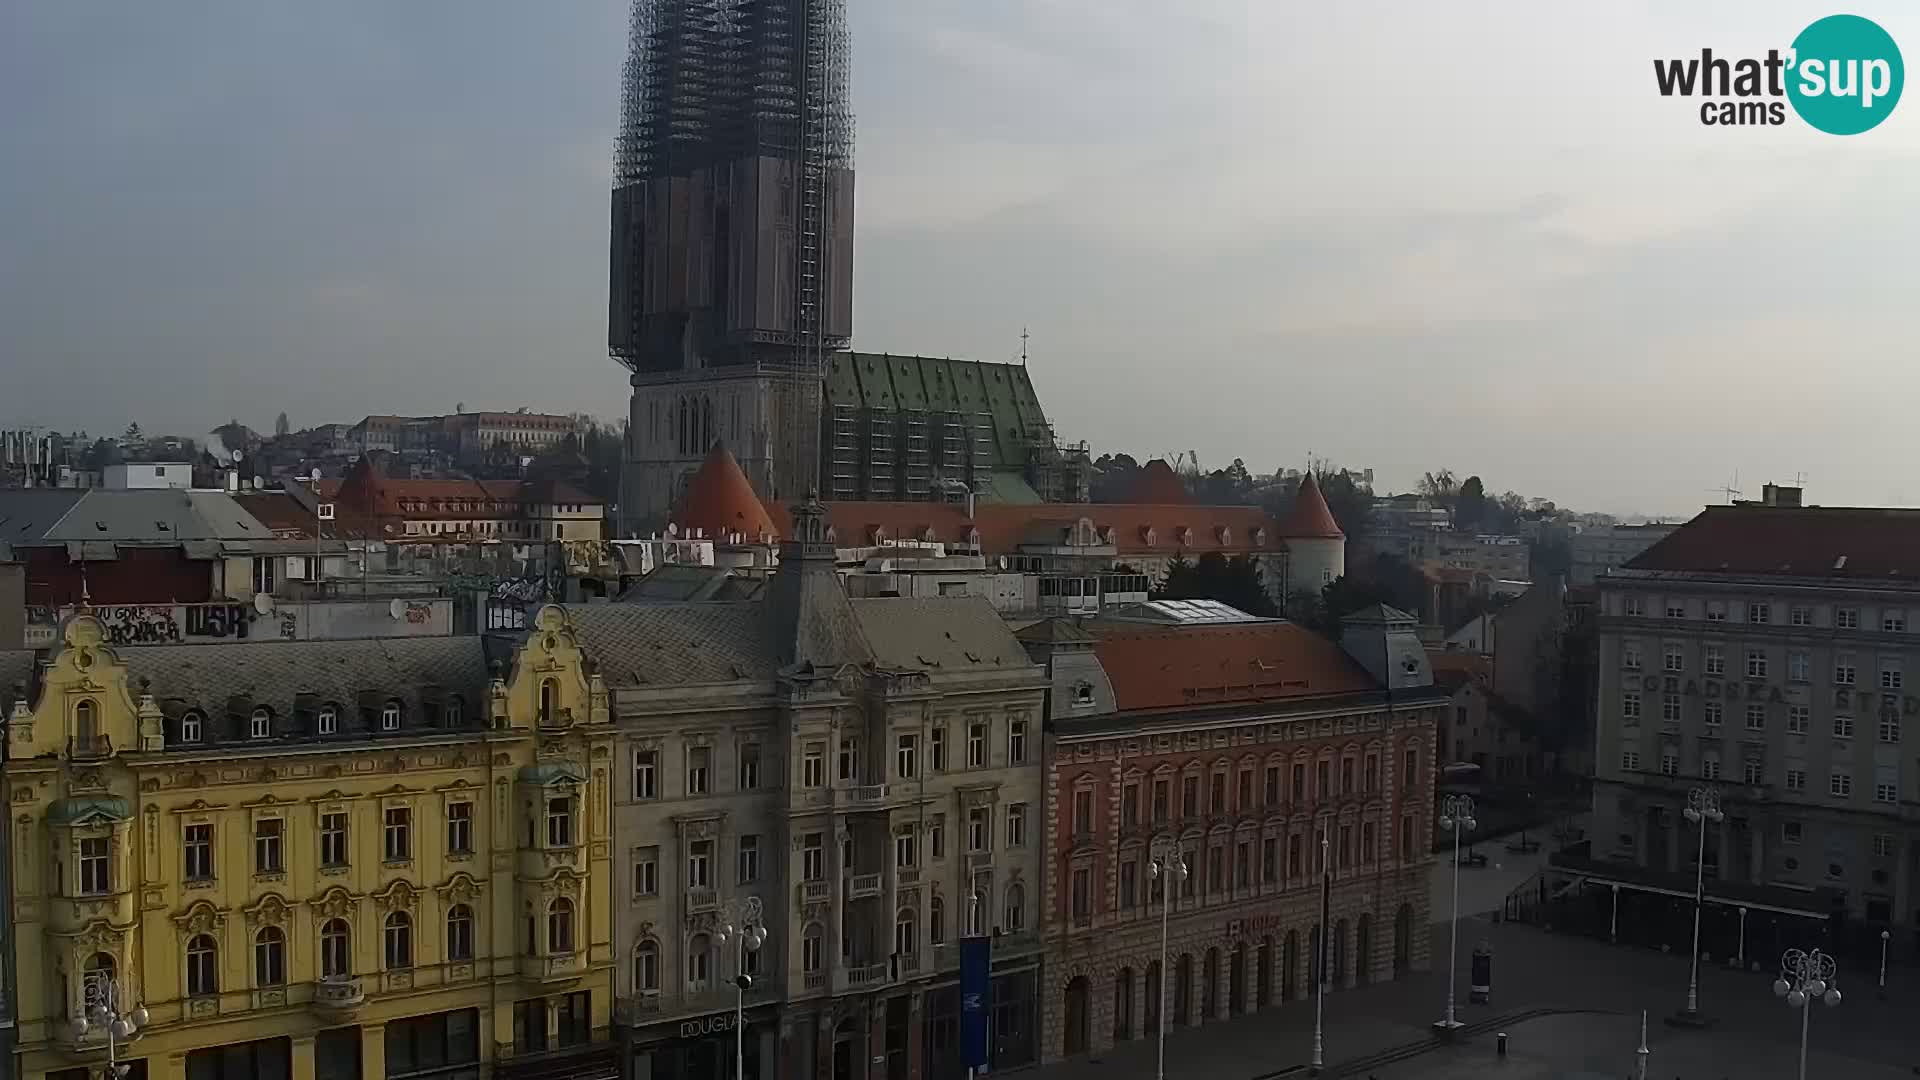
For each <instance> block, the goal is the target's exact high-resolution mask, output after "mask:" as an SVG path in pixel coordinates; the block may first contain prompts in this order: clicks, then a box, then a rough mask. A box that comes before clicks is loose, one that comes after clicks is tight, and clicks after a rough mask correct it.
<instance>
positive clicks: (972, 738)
mask: <svg viewBox="0 0 1920 1080" xmlns="http://www.w3.org/2000/svg"><path fill="white" fill-rule="evenodd" d="M986 764H987V725H985V724H969V725H967V768H969V769H979V768H984V767H985V766H986Z"/></svg>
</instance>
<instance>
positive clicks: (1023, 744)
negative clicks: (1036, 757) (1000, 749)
mask: <svg viewBox="0 0 1920 1080" xmlns="http://www.w3.org/2000/svg"><path fill="white" fill-rule="evenodd" d="M1026 763H1027V722H1026V721H1025V720H1012V721H1008V723H1007V764H1009V765H1025V764H1026Z"/></svg>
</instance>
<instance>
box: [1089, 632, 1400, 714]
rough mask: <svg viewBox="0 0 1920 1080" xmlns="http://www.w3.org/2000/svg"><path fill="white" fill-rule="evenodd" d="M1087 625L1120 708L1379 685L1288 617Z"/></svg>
mask: <svg viewBox="0 0 1920 1080" xmlns="http://www.w3.org/2000/svg"><path fill="white" fill-rule="evenodd" d="M1087 628H1088V629H1089V630H1091V631H1092V632H1093V633H1094V635H1095V636H1096V637H1097V638H1098V639H1099V642H1098V644H1096V645H1095V646H1094V653H1095V655H1096V656H1098V657H1099V658H1100V666H1101V667H1103V668H1105V669H1106V672H1107V678H1108V679H1109V680H1111V681H1112V683H1113V693H1114V701H1115V704H1116V706H1117V707H1118V708H1120V709H1121V710H1123V711H1133V710H1139V709H1168V708H1180V707H1183V706H1194V705H1213V704H1219V703H1221V702H1233V701H1276V700H1282V699H1286V698H1307V697H1323V696H1326V695H1329V694H1345V693H1354V692H1364V691H1369V690H1375V689H1378V687H1376V686H1375V685H1374V682H1373V680H1372V678H1370V677H1369V676H1368V675H1367V673H1366V672H1365V671H1364V670H1363V669H1362V668H1361V667H1360V666H1359V665H1358V664H1356V663H1354V662H1353V660H1352V658H1350V657H1349V656H1347V654H1346V652H1345V651H1344V650H1342V649H1341V648H1340V646H1339V645H1337V644H1335V643H1334V642H1332V641H1329V640H1327V639H1326V638H1324V637H1321V636H1320V635H1318V634H1315V633H1313V632H1312V631H1310V630H1308V629H1306V628H1305V627H1301V626H1297V625H1295V624H1293V623H1285V622H1273V623H1256V624H1250V625H1249V624H1242V625H1235V626H1192V627H1179V628H1172V629H1169V628H1165V627H1144V626H1140V625H1137V624H1119V623H1098V622H1096V623H1090V624H1088V627H1087Z"/></svg>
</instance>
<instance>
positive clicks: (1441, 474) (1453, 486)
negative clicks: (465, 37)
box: [1420, 469, 1460, 506]
mask: <svg viewBox="0 0 1920 1080" xmlns="http://www.w3.org/2000/svg"><path fill="white" fill-rule="evenodd" d="M1459 488H1460V484H1459V482H1458V481H1456V480H1455V479H1454V478H1453V470H1452V469H1440V470H1438V471H1437V472H1430V473H1427V474H1426V475H1425V476H1422V477H1421V478H1420V494H1422V495H1425V496H1426V497H1427V498H1429V499H1432V500H1433V501H1434V502H1437V503H1441V504H1443V505H1449V506H1450V505H1452V503H1453V497H1454V494H1455V493H1456V492H1457V491H1458V490H1459Z"/></svg>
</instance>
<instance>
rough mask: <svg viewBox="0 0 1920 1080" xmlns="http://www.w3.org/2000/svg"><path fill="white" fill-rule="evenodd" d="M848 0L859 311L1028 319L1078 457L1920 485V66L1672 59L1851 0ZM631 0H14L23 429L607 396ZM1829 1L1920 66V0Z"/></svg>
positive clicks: (12, 108)
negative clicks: (1752, 84) (1793, 115)
mask: <svg viewBox="0 0 1920 1080" xmlns="http://www.w3.org/2000/svg"><path fill="white" fill-rule="evenodd" d="M849 5H850V7H851V9H852V16H851V19H852V25H853V30H854V42H855V51H854V78H853V83H854V98H855V101H854V105H855V110H856V113H857V115H858V122H859V136H858V144H857V145H858V171H859V178H858V211H857V219H856V220H857V228H858V242H857V252H858V254H857V256H856V263H855V264H856V267H857V270H856V275H857V277H856V284H855V324H856V333H855V342H856V346H857V347H859V348H862V349H872V350H883V349H884V350H890V351H895V352H921V353H929V354H935V355H955V356H966V357H971V358H975V359H981V360H1006V359H1010V358H1013V357H1014V356H1015V355H1016V354H1017V353H1018V350H1019V347H1020V331H1021V328H1022V327H1023V326H1025V327H1028V328H1029V329H1030V330H1031V333H1032V341H1031V353H1032V360H1031V363H1032V367H1033V378H1034V381H1035V383H1036V384H1037V385H1038V387H1039V390H1040V393H1041V399H1042V402H1043V403H1044V405H1045V406H1046V408H1047V410H1048V413H1049V415H1050V416H1051V417H1052V418H1053V420H1054V422H1055V425H1056V427H1057V428H1058V429H1059V432H1060V434H1061V435H1062V436H1063V437H1064V438H1068V439H1074V440H1079V439H1085V440H1087V441H1088V442H1090V443H1091V444H1092V445H1093V447H1094V449H1095V451H1096V452H1099V451H1101V450H1126V451H1130V452H1133V453H1135V454H1137V455H1142V456H1144V455H1146V454H1151V453H1159V452H1164V451H1171V450H1187V449H1192V450H1197V451H1198V452H1199V456H1200V459H1201V462H1202V464H1203V465H1206V466H1208V467H1216V466H1218V465H1222V464H1225V463H1227V462H1228V461H1230V460H1232V459H1233V458H1235V457H1240V458H1244V459H1245V460H1246V462H1247V465H1248V466H1249V467H1250V468H1252V469H1254V470H1256V471H1260V472H1267V471H1271V470H1272V469H1274V468H1276V467H1278V466H1282V465H1296V466H1297V465H1300V464H1302V463H1304V462H1305V460H1306V459H1307V457H1308V455H1309V454H1312V455H1314V456H1317V457H1322V458H1329V459H1332V460H1333V461H1335V462H1339V463H1344V464H1350V465H1354V466H1371V467H1373V468H1374V469H1375V470H1376V471H1377V477H1378V479H1379V481H1380V484H1379V485H1378V486H1380V487H1382V488H1383V489H1388V488H1406V487H1409V486H1411V485H1412V483H1413V482H1414V480H1415V479H1416V478H1417V477H1418V476H1419V474H1420V471H1421V470H1423V469H1427V468H1433V467H1437V466H1441V465H1446V466H1450V467H1451V468H1453V469H1454V470H1455V471H1456V472H1457V473H1459V474H1461V475H1465V474H1467V473H1478V474H1480V475H1482V476H1483V477H1484V478H1485V480H1486V483H1487V486H1488V488H1489V489H1490V490H1492V491H1500V490H1505V489H1509V488H1511V489H1514V490H1518V491H1521V492H1524V493H1527V494H1532V495H1540V496H1545V497H1548V498H1552V499H1555V500H1556V501H1558V502H1560V503H1561V504H1563V505H1572V506H1577V507H1580V508H1584V509H1597V510H1609V511H1615V512H1626V511H1646V512H1655V513H1662V512H1663V513H1687V512H1690V511H1691V510H1693V509H1695V508H1696V507H1697V506H1698V505H1699V504H1700V503H1701V502H1703V501H1707V500H1709V499H1712V500H1718V499H1719V498H1720V496H1718V495H1709V490H1708V489H1710V488H1718V487H1720V486H1722V485H1724V484H1725V483H1726V482H1727V481H1728V480H1729V478H1730V477H1732V476H1733V475H1734V474H1735V472H1736V471H1737V472H1738V474H1739V480H1740V485H1741V486H1742V487H1743V488H1745V489H1746V490H1747V491H1748V492H1749V493H1750V494H1757V492H1758V488H1759V485H1760V483H1761V482H1762V481H1765V480H1769V479H1773V480H1782V481H1789V482H1790V481H1791V480H1792V478H1793V477H1794V476H1795V475H1796V474H1800V473H1804V474H1806V478H1807V483H1808V486H1809V492H1808V495H1809V498H1810V499H1813V500H1815V501H1819V502H1823V503H1828V504H1839V503H1875V504H1920V473H1916V470H1915V468H1914V457H1915V455H1914V453H1913V452H1912V446H1913V443H1914V442H1915V439H1914V438H1913V434H1912V433H1913V432H1915V431H1916V430H1917V429H1920V422H1917V421H1916V417H1915V412H1916V405H1920V371H1917V370H1916V364H1915V358H1916V354H1917V353H1920V333H1916V331H1917V330H1920V318H1917V317H1916V313H1917V312H1920V271H1917V270H1916V268H1915V253H1916V251H1920V202H1917V201H1916V192H1920V92H1916V94H1914V95H1909V96H1912V97H1915V98H1916V100H1911V101H1907V102H1903V103H1902V104H1901V106H1900V107H1899V108H1898V109H1897V110H1896V111H1895V112H1894V114H1893V115H1892V117H1891V118H1890V119H1889V120H1888V121H1887V122H1886V123H1884V124H1883V125H1882V126H1881V127H1879V128H1878V129H1876V130H1874V131H1873V132H1870V133H1868V134H1866V135H1862V136H1856V137H1853V138H1837V137H1833V136H1826V135H1820V134H1818V133H1815V132H1813V131H1811V130H1810V129H1808V128H1806V127H1804V126H1803V125H1800V124H1799V123H1798V121H1797V120H1790V121H1789V124H1788V125H1787V126H1785V127H1758V128H1745V129H1724V130H1723V129H1718V128H1708V127H1703V126H1701V125H1700V123H1699V121H1698V117H1697V104H1691V103H1688V102H1685V101H1681V100H1677V99H1666V100H1663V99H1661V98H1660V97H1659V96H1658V95H1657V93H1656V92H1655V90H1654V83H1653V77H1652V64H1651V61H1652V59H1653V58H1654V57H1656V56H1663V57H1664V56H1685V55H1688V54H1693V55H1698V52H1699V50H1700V49H1701V47H1703V46H1711V47H1713V48H1714V50H1715V52H1716V53H1720V54H1723V55H1734V56H1739V55H1755V54H1761V53H1764V51H1765V50H1766V49H1767V48H1768V47H1770V46H1772V47H1778V48H1781V49H1784V48H1786V47H1787V46H1788V44H1790V42H1791V41H1792V39H1793V37H1794V35H1795V34H1796V33H1798V31H1799V30H1800V29H1801V28H1802V27H1804V26H1805V25H1806V24H1807V23H1809V22H1811V21H1813V20H1814V19H1816V18H1819V17H1821V16H1823V15H1827V14H1831V13H1832V12H1833V11H1834V10H1837V9H1834V8H1830V7H1823V6H1815V5H1808V4H1799V3H1774V2H1766V3H1761V2H1755V0H1727V2H1719V3H1710V2H1690V3H1687V4H1685V5H1679V4H1672V3H1624V2H1623V3H1612V4H1604V5H1577V6H1576V5H1573V4H1570V3H1551V4H1541V3H1539V2H1538V0H1534V2H1530V3H1522V2H1513V3H1494V2H1489V3H1476V4H1472V5H1464V4H1445V5H1440V4H1424V3H1417V2H1415V0H1400V2H1394V3H1387V2H1365V0H1342V2H1341V3H1338V4H1316V5H1306V4H1296V3H1291V2H1281V0H1179V2H1175V3H1170V2H1168V0H849ZM625 7H626V5H625V3H624V2H623V0H557V2H541V3H534V2H519V3H504V2H494V0H407V2H405V3H395V2H392V0H364V2H362V0H328V2H325V3H311V2H309V3H302V4H292V3H276V2H272V0H267V2H262V0H233V2H230V3H214V2H196V0H176V2H169V3H163V4H143V3H135V2H132V0H120V2H103V3H76V2H69V0H12V2H9V3H6V4H3V5H0V100H5V101H6V102H8V107H7V108H6V109H5V110H4V111H3V112H0V139H3V142H0V145H3V146H4V159H5V162H6V164H5V166H4V167H3V168H0V374H3V375H4V376H5V379H4V384H0V423H6V424H22V423H40V424H52V425H57V426H60V427H63V428H64V427H70V426H76V425H79V426H85V427H87V428H89V429H92V430H95V431H101V430H115V431H117V430H118V429H119V428H120V427H122V426H124V424H125V423H126V421H127V420H128V419H129V418H135V417H137V418H138V419H139V420H140V421H141V422H142V424H143V425H145V426H146V427H148V428H149V429H160V430H169V431H178V432H181V433H193V432H196V431H202V430H205V429H206V428H208V427H210V426H212V425H213V424H215V423H218V422H220V421H223V420H225V419H226V418H227V417H228V416H236V417H238V418H239V419H241V420H242V421H243V422H246V423H249V424H251V425H253V426H254V427H257V428H263V429H264V428H270V427H271V425H272V422H273V417H274V414H275V413H276V412H277V411H279V410H281V409H285V410H286V411H287V412H288V413H289V414H290V415H291V417H292V419H293V422H294V423H295V425H296V426H304V425H307V424H312V423H319V422H325V421H340V422H351V421H354V420H357V419H359V418H360V417H361V416H362V415H364V414H366V413H368V412H398V413H436V412H448V411H452V409H453V408H454V406H455V405H456V403H461V402H464V403H465V404H466V405H467V407H468V408H470V409H477V408H511V407H515V406H519V405H526V406H530V407H533V408H536V409H546V410H554V411H574V410H580V411H586V412H591V413H595V414H597V415H601V416H605V417H609V418H612V417H616V416H619V415H622V414H623V413H624V410H625V399H626V386H625V381H624V375H623V372H622V371H621V369H620V368H618V367H617V366H616V365H615V364H613V363H612V362H611V361H609V360H608V359H607V357H606V348H605V341H606V337H605V324H606V317H605V304H606V254H607V237H606V225H607V222H606V218H607V194H606V192H607V187H608V176H609V161H610V157H611V143H612V138H613V134H614V129H615V125H616V122H617V120H618V115H619V110H618V94H619V74H620V65H621V62H622V59H623V58H624V56H625V53H626V48H627V42H626V11H625ZM1682 8H1684V10H1679V9H1682ZM1846 10H1851V11H1854V12H1855V13H1858V14H1862V15H1866V16H1868V17H1871V18H1874V19H1876V20H1877V21H1879V22H1880V23H1881V25H1883V26H1885V27H1886V28H1887V29H1888V31H1889V32H1890V33H1892V35H1893V37H1894V38H1895V40H1896V41H1899V42H1901V43H1903V44H1904V45H1906V46H1907V58H1908V61H1909V63H1914V62H1916V61H1920V9H1916V8H1914V7H1913V6H1912V5H1911V4H1903V3H1893V2H1886V0H1873V2H1863V3H1857V4H1854V5H1852V6H1851V7H1849V8H1847V9H1846Z"/></svg>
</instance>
